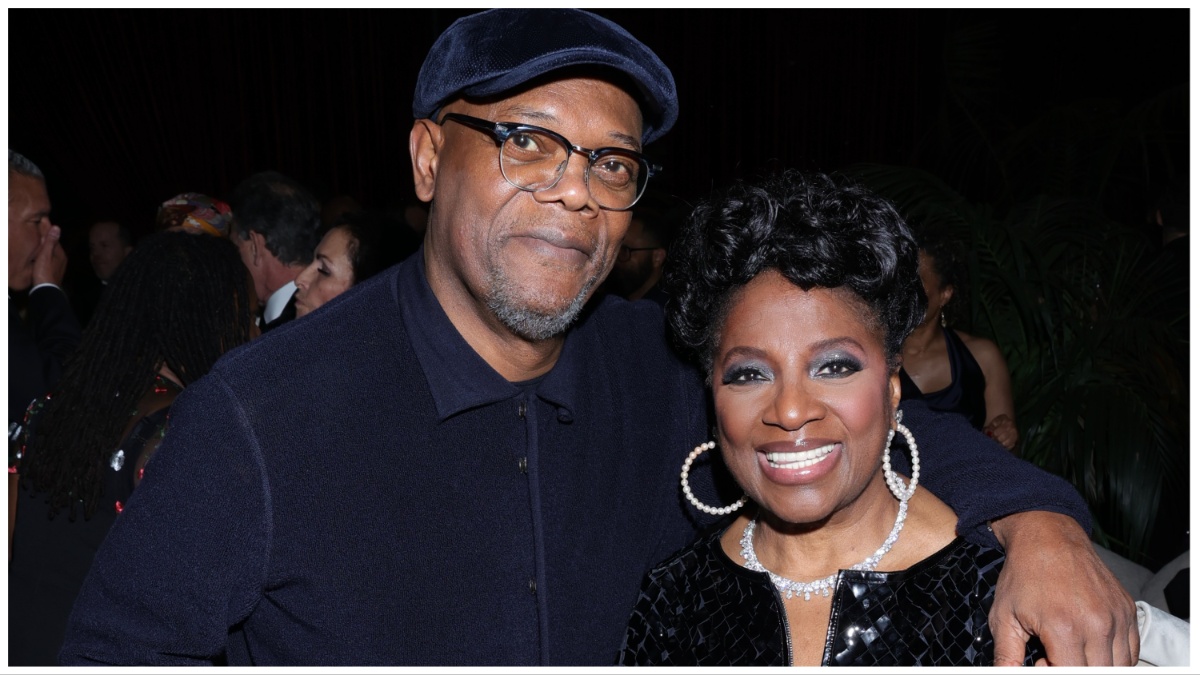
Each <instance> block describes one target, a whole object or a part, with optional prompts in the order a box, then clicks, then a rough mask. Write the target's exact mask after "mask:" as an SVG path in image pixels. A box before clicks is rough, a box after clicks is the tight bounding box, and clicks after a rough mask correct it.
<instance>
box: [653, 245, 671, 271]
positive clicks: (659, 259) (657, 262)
mask: <svg viewBox="0 0 1200 675" xmlns="http://www.w3.org/2000/svg"><path fill="white" fill-rule="evenodd" d="M650 260H651V262H653V263H654V266H655V267H662V266H663V263H665V262H667V249H665V248H656V249H654V250H653V251H651V252H650Z"/></svg>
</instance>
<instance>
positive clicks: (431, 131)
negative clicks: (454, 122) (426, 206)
mask: <svg viewBox="0 0 1200 675" xmlns="http://www.w3.org/2000/svg"><path fill="white" fill-rule="evenodd" d="M442 138H443V137H442V127H441V125H439V124H436V123H435V122H434V121H433V120H428V119H425V120H416V121H414V122H413V127H412V131H410V132H409V134H408V153H409V155H410V156H411V157H412V167H413V189H414V190H415V191H416V194H417V199H420V200H421V201H423V202H428V201H432V200H433V192H434V189H433V188H434V183H435V182H436V179H437V168H438V153H439V152H440V151H441V149H442Z"/></svg>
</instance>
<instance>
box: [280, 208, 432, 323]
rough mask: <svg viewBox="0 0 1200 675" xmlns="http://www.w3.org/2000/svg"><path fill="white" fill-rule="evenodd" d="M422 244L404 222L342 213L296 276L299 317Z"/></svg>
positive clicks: (396, 261) (405, 255)
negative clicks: (388, 221) (302, 269)
mask: <svg viewBox="0 0 1200 675" xmlns="http://www.w3.org/2000/svg"><path fill="white" fill-rule="evenodd" d="M419 245H420V241H419V240H418V239H417V238H416V235H414V234H412V233H411V231H408V228H407V227H405V226H404V225H403V224H402V223H391V224H389V223H387V222H385V221H383V220H381V219H378V218H376V217H373V216H370V215H366V214H347V215H344V216H342V217H341V219H339V220H338V221H337V222H336V223H335V224H334V225H333V226H332V227H331V228H330V229H329V230H328V231H327V232H326V233H325V236H324V237H322V238H321V242H320V243H319V244H317V249H316V252H315V253H314V254H313V261H312V262H311V263H309V265H308V267H306V268H304V271H303V272H301V273H300V276H298V277H296V318H300V317H302V316H304V315H305V314H308V313H309V312H311V311H313V310H314V309H316V308H318V307H320V306H321V305H324V304H325V303H327V302H329V301H330V300H332V299H334V298H336V297H337V296H339V295H341V294H342V293H345V292H346V291H348V290H350V287H351V286H353V285H355V284H357V283H360V282H362V281H365V280H366V279H368V278H370V277H372V276H375V275H376V274H377V273H379V272H382V271H383V270H385V269H387V268H388V267H391V266H392V265H394V264H395V263H398V262H400V261H401V260H403V259H404V258H406V257H408V255H409V254H410V253H412V252H413V251H415V250H416V249H417V247H418V246H419Z"/></svg>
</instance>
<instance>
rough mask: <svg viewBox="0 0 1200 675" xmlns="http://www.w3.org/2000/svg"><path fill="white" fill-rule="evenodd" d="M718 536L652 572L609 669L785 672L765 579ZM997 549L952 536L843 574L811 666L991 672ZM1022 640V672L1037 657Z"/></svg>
mask: <svg viewBox="0 0 1200 675" xmlns="http://www.w3.org/2000/svg"><path fill="white" fill-rule="evenodd" d="M720 537H721V533H720V532H718V533H714V534H711V535H709V536H707V537H704V538H702V539H701V540H699V541H698V542H696V543H695V544H693V545H692V546H690V547H689V548H687V549H685V550H684V551H682V552H681V553H679V554H678V555H676V556H674V557H673V558H671V559H669V560H667V561H666V562H664V563H663V564H661V565H659V566H658V567H656V568H655V569H654V570H653V571H651V572H650V574H649V575H647V577H646V580H645V582H644V583H643V585H642V591H641V593H640V595H639V598H638V603H637V606H636V607H635V608H634V611H633V614H632V615H631V617H630V619H629V626H628V628H627V630H626V634H625V643H624V645H623V646H622V650H621V656H620V663H622V664H623V665H643V666H668V665H670V666H782V665H791V663H790V661H791V655H790V650H789V647H788V645H789V639H788V634H787V623H786V618H785V614H784V609H783V602H782V600H781V598H780V596H779V593H778V591H776V590H775V588H774V586H773V585H772V584H771V581H770V578H769V577H768V576H767V575H766V574H764V573H761V572H752V571H750V570H748V569H746V568H744V567H742V566H740V565H738V564H736V563H734V562H733V561H732V560H730V559H729V557H728V556H726V555H725V553H724V551H722V550H721V543H720ZM1003 564H1004V554H1003V553H1002V552H1000V551H999V550H997V549H993V548H987V547H983V546H979V545H977V544H972V543H970V542H967V541H965V540H963V539H961V538H959V539H955V540H954V541H953V542H952V543H951V544H949V545H948V546H946V547H945V548H943V549H942V550H941V551H938V552H937V553H935V554H934V555H932V556H930V557H929V558H927V559H925V560H924V561H922V562H920V563H918V564H916V565H914V566H913V567H910V568H909V569H907V570H904V571H901V572H854V571H847V570H843V571H842V572H841V573H840V574H839V576H838V580H837V586H836V588H835V589H834V591H833V604H832V609H831V612H830V615H831V617H830V626H829V632H828V638H827V640H826V644H825V654H824V657H823V658H822V660H821V665H838V666H966V665H976V666H982V665H991V664H992V661H993V648H994V644H993V640H992V634H991V631H990V630H989V629H988V627H987V614H988V610H989V609H990V608H991V605H992V599H993V594H994V593H995V590H996V580H997V578H998V577H999V574H1000V569H1001V567H1002V566H1003ZM1043 655H1044V654H1043V653H1042V650H1041V646H1040V643H1038V642H1037V641H1036V640H1035V641H1033V642H1031V644H1030V648H1029V650H1028V652H1027V656H1026V665H1032V664H1033V662H1034V660H1036V659H1037V658H1039V657H1041V656H1043Z"/></svg>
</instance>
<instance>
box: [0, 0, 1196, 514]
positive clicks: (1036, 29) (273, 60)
mask: <svg viewBox="0 0 1200 675" xmlns="http://www.w3.org/2000/svg"><path fill="white" fill-rule="evenodd" d="M471 11H473V10H462V9H439V10H432V9H415V10H354V11H340V10H137V11H131V10H71V11H65V10H28V9H24V10H9V11H8V21H9V24H8V40H9V52H8V53H9V110H8V114H9V126H8V133H9V147H10V148H13V149H15V150H18V151H19V152H21V153H23V154H25V155H26V156H27V157H29V158H30V159H31V160H33V161H34V162H35V163H37V164H38V165H39V166H40V167H41V168H42V170H43V171H44V172H45V174H46V176H47V181H48V186H49V191H50V196H51V199H52V200H53V202H54V214H53V219H54V221H55V222H56V223H58V224H60V225H62V226H63V227H64V230H65V233H66V235H65V238H64V244H65V245H66V247H67V251H68V254H69V256H70V258H71V261H72V262H71V265H70V267H69V269H68V279H67V284H68V286H72V285H75V284H77V285H78V286H79V287H83V286H86V285H87V284H89V283H90V284H93V285H94V284H95V283H96V282H95V280H94V277H93V276H92V273H91V268H90V265H89V264H88V261H87V245H86V244H87V228H88V227H89V225H90V224H91V223H93V222H95V221H96V220H99V219H102V218H113V219H117V220H120V221H122V222H124V223H125V224H127V225H129V226H130V227H131V228H132V229H133V230H134V231H135V233H137V234H139V235H141V234H145V233H147V232H149V231H150V230H151V228H152V223H153V220H154V216H155V213H156V211H157V208H158V205H159V204H161V203H162V202H163V201H165V200H166V199H168V198H169V197H171V196H174V195H176V194H178V193H181V192H202V193H206V194H209V195H212V196H216V197H220V198H228V195H229V192H230V191H231V190H232V188H233V187H234V186H235V185H236V184H237V183H238V182H239V181H240V180H242V179H243V178H245V177H246V176H248V175H250V174H251V173H254V172H256V171H261V170H265V169H275V170H278V171H281V172H283V173H285V174H288V175H290V176H292V177H294V178H296V179H297V180H299V181H300V182H302V183H304V184H305V185H308V186H309V187H310V188H311V189H312V190H313V192H314V193H315V194H316V195H317V197H318V198H319V199H322V200H326V199H330V198H332V197H335V196H339V195H350V196H352V197H354V198H355V199H357V200H358V201H359V202H360V203H362V204H363V205H365V206H367V207H370V208H374V209H383V210H387V211H390V212H399V211H400V210H401V209H402V208H403V206H404V205H405V204H406V203H410V202H412V201H413V200H414V197H413V193H412V177H411V169H410V166H409V159H408V149H407V147H408V146H407V143H408V132H409V129H410V127H411V125H412V114H411V95H412V91H413V88H414V85H415V80H416V76H417V72H418V70H419V68H420V66H421V63H422V61H423V60H424V56H425V54H426V52H427V51H428V49H429V47H430V45H432V44H433V42H434V40H435V39H436V38H437V36H438V35H439V34H440V33H441V31H442V30H444V29H445V28H446V27H447V26H448V25H449V24H450V23H451V22H453V21H454V20H455V19H457V18H458V17H460V16H463V15H465V14H468V13H470V12H471ZM598 13H600V14H602V15H604V16H606V17H608V18H611V19H613V20H614V21H616V22H617V23H619V24H621V25H622V26H624V27H625V28H627V29H628V30H629V31H630V32H631V33H632V34H633V35H634V36H636V37H638V38H639V39H641V40H642V41H643V42H645V43H646V44H647V45H648V46H649V47H651V48H652V49H653V50H654V51H655V52H656V53H657V54H658V55H659V56H660V57H661V58H662V60H663V61H664V62H665V63H666V64H667V65H668V66H669V67H670V68H671V69H672V71H673V72H674V75H675V79H676V83H677V87H678V91H679V98H680V106H681V114H680V117H679V120H678V122H677V123H676V125H675V127H674V129H673V130H672V131H671V132H670V133H668V134H667V135H666V137H665V138H663V139H662V140H660V141H658V142H656V143H655V144H653V145H651V146H650V147H649V148H647V154H649V155H650V156H651V158H652V159H654V160H655V161H656V162H657V163H659V164H662V165H663V166H664V167H665V172H664V173H663V174H662V175H661V176H659V177H656V178H655V179H654V181H652V188H653V189H656V190H660V191H662V192H665V193H668V194H673V195H676V196H679V197H681V198H683V199H684V200H685V201H688V202H694V201H695V200H696V199H698V198H700V197H702V196H704V195H705V194H706V193H707V192H708V191H709V190H710V189H711V188H712V187H714V186H719V185H723V184H725V183H728V182H730V181H731V180H733V179H735V178H739V177H746V176H751V175H754V174H756V173H759V172H761V171H764V170H769V169H775V168H780V167H799V168H802V169H809V170H814V169H816V170H825V171H831V170H838V169H845V168H848V167H850V166H851V165H854V164H857V163H862V162H880V163H889V164H896V165H906V166H913V167H920V168H923V169H928V170H930V171H932V172H934V173H936V174H938V175H939V176H940V177H941V178H942V179H944V180H945V181H946V182H947V183H949V184H952V185H953V186H954V187H955V189H957V190H959V191H960V193H962V194H964V195H967V196H968V197H969V198H970V199H972V200H975V201H977V202H980V203H989V204H999V201H1000V199H999V198H997V195H998V194H999V193H1001V192H1002V191H998V190H996V189H995V187H996V183H998V182H999V181H998V180H997V175H996V171H995V169H994V164H993V162H991V161H990V160H989V159H988V158H987V157H982V156H980V157H976V156H974V155H971V154H970V153H971V152H972V151H973V149H971V148H968V149H966V151H965V152H963V153H959V154H958V155H956V154H955V152H954V151H955V150H956V147H955V141H956V140H957V139H962V138H966V137H970V136H974V137H976V138H992V139H995V138H1005V137H1006V135H1009V134H1013V133H1014V132H1020V131H1022V130H1025V129H1027V128H1036V127H1038V122H1039V120H1040V119H1042V118H1043V116H1046V115H1047V113H1048V111H1052V110H1055V109H1058V108H1063V107H1068V106H1076V108H1075V109H1076V111H1078V110H1084V111H1085V113H1086V111H1089V110H1092V111H1096V112H1095V114H1094V115H1091V116H1089V115H1088V114H1080V115H1075V116H1067V117H1060V126H1059V127H1055V126H1053V125H1044V126H1042V127H1041V128H1042V130H1043V131H1044V130H1045V129H1046V128H1050V129H1062V128H1063V127H1062V126H1061V120H1062V119H1068V120H1076V119H1079V120H1083V121H1084V125H1083V126H1084V127H1085V128H1082V129H1080V130H1079V131H1080V133H1079V134H1078V135H1077V137H1075V136H1073V135H1072V134H1071V133H1062V134H1057V135H1052V136H1051V138H1050V139H1049V142H1048V143H1047V145H1048V146H1049V147H1048V148H1047V150H1046V152H1045V153H1044V154H1045V155H1046V156H1047V157H1052V156H1054V155H1056V153H1057V154H1058V155H1061V156H1069V155H1071V153H1076V152H1083V151H1086V150H1088V147H1089V146H1088V145H1087V143H1085V142H1082V141H1080V140H1079V139H1081V138H1082V139H1088V134H1089V129H1088V128H1086V127H1087V125H1088V124H1094V125H1095V128H1098V129H1101V130H1102V131H1101V132H1100V133H1101V134H1105V133H1107V130H1108V129H1120V128H1121V127H1120V125H1108V124H1107V122H1106V120H1108V119H1109V118H1108V117H1105V116H1106V115H1109V116H1110V117H1111V116H1112V115H1117V116H1120V115H1124V114H1126V113H1130V112H1131V111H1134V110H1135V109H1136V108H1138V106H1139V105H1140V104H1142V103H1144V102H1146V101H1148V100H1150V99H1154V98H1155V97H1158V96H1159V95H1160V94H1162V93H1163V92H1167V91H1169V90H1174V91H1175V92H1176V93H1178V92H1179V90H1180V89H1182V90H1183V94H1182V97H1183V98H1182V99H1181V100H1184V101H1186V100H1187V99H1186V87H1187V85H1188V82H1189V51H1190V50H1189V23H1190V12H1189V10H1186V9H1171V10H1162V9H1154V10H1129V9H1122V10H1079V9H1071V10H1029V9H1021V10H947V9H922V10H862V9H849V10H769V11H768V10H746V11H736V10H671V11H668V10H601V11H599V12H598ZM964 96H965V97H967V98H964ZM971 97H974V98H971ZM1091 101H1095V102H1096V105H1095V106H1094V107H1089V106H1090V104H1089V103H1088V102H1091ZM1081 102H1082V106H1080V104H1081ZM1101 102H1103V103H1101ZM1167 109H1169V110H1170V111H1172V114H1174V115H1175V117H1174V118H1172V119H1174V120H1175V121H1174V122H1173V123H1172V124H1173V126H1171V125H1168V127H1165V128H1168V129H1170V130H1172V133H1171V134H1168V136H1169V137H1165V138H1166V141H1163V142H1162V143H1160V144H1159V145H1160V146H1163V147H1167V150H1166V151H1163V150H1162V149H1161V147H1160V148H1156V147H1154V146H1153V145H1152V144H1148V145H1138V142H1140V140H1136V139H1135V142H1132V143H1130V144H1128V145H1129V146H1130V147H1129V148H1127V149H1126V154H1124V155H1122V156H1121V157H1120V158H1119V159H1118V160H1117V161H1116V162H1115V164H1114V167H1099V168H1098V169H1097V171H1096V173H1098V174H1104V173H1105V172H1106V171H1107V176H1108V177H1109V179H1108V181H1107V185H1108V186H1109V187H1108V189H1107V190H1106V191H1105V192H1104V194H1102V195H1091V196H1093V197H1095V199H1096V201H1097V203H1101V202H1102V203H1103V206H1104V207H1105V212H1106V215H1108V216H1110V217H1112V218H1113V219H1115V220H1117V221H1119V222H1123V223H1127V224H1134V225H1136V224H1138V221H1143V222H1142V225H1145V222H1144V221H1145V215H1146V209H1145V207H1146V198H1147V192H1148V191H1149V189H1150V188H1151V187H1152V186H1154V185H1156V184H1159V185H1161V184H1162V183H1164V182H1166V181H1167V179H1171V178H1174V177H1175V176H1177V175H1178V174H1179V173H1180V171H1181V167H1185V166H1186V165H1187V164H1188V162H1189V157H1188V153H1189V150H1190V148H1189V147H1188V142H1187V141H1188V139H1187V138H1186V136H1187V133H1186V130H1187V128H1188V122H1187V120H1186V119H1181V118H1183V117H1186V115H1187V110H1186V105H1181V106H1175V107H1169V108H1167ZM1181 110H1182V112H1180V111H1181ZM948 111H949V112H948ZM956 124H957V125H960V127H959V128H958V129H957V130H956V131H955V133H949V134H948V133H946V132H947V130H948V129H950V128H952V127H954V125H956ZM963 124H966V125H967V126H968V127H969V126H970V125H978V127H979V129H968V130H967V131H968V132H975V131H978V132H979V133H966V134H963V133H962V130H961V125H963ZM1068 124H1069V123H1068ZM1180 129H1182V130H1184V131H1183V132H1179V130H1180ZM1065 131H1066V132H1070V131H1073V129H1070V128H1067V129H1065ZM1118 133H1119V132H1118ZM956 134H957V135H956ZM1017 135H1019V133H1018V134H1017ZM1110 135H1111V134H1110ZM1034 137H1037V138H1039V139H1040V138H1042V137H1041V136H1037V135H1036V134H1035V135H1034ZM948 139H949V140H948ZM1091 140H1093V141H1094V140H1095V139H1091ZM1160 140H1161V139H1160ZM1035 154H1036V153H1035ZM1053 158H1054V157H1052V159H1053ZM1041 159H1044V157H1036V156H1035V157H1032V158H1030V160H1029V161H1028V162H1027V163H1026V164H1025V165H1024V166H1028V167H1030V169H1031V170H1029V171H1020V172H1017V173H1020V174H1022V175H1017V176H1013V175H1009V176H1005V177H1003V178H1004V180H1012V181H1013V182H1015V183H1020V182H1022V181H1025V182H1033V183H1038V186H1037V190H1035V191H1034V192H1047V193H1051V194H1052V193H1054V190H1055V189H1056V188H1057V187H1058V183H1069V182H1070V181H1069V180H1058V179H1059V178H1060V176H1057V175H1054V174H1052V173H1049V172H1047V173H1049V175H1042V174H1041V173H1038V172H1039V171H1044V167H1046V166H1058V164H1057V163H1056V162H1055V161H1048V162H1040V161H1039V160H1041ZM1090 159H1091V156H1090V155H1089V156H1084V157H1083V158H1082V159H1080V157H1075V158H1074V161H1075V162H1077V163H1078V162H1082V163H1083V164H1085V165H1089V166H1091V165H1092V164H1096V162H1091V161H1090ZM1068 178H1069V176H1068ZM1043 184H1044V185H1043ZM1047 186H1049V187H1047ZM1070 187H1077V186H1070ZM1085 191H1086V190H1085ZM1018 192H1019V191H1018ZM1009 205H1011V204H1009ZM994 208H996V209H997V210H998V212H1003V209H1004V208H1005V205H1004V204H999V205H997V206H995V207H994ZM1148 234H1149V235H1151V236H1158V232H1157V231H1156V230H1155V229H1154V228H1153V227H1151V228H1150V230H1149V232H1148ZM1185 500H1186V498H1185ZM1183 515H1186V512H1185V513H1184V514H1183ZM1185 525H1186V524H1185Z"/></svg>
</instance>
